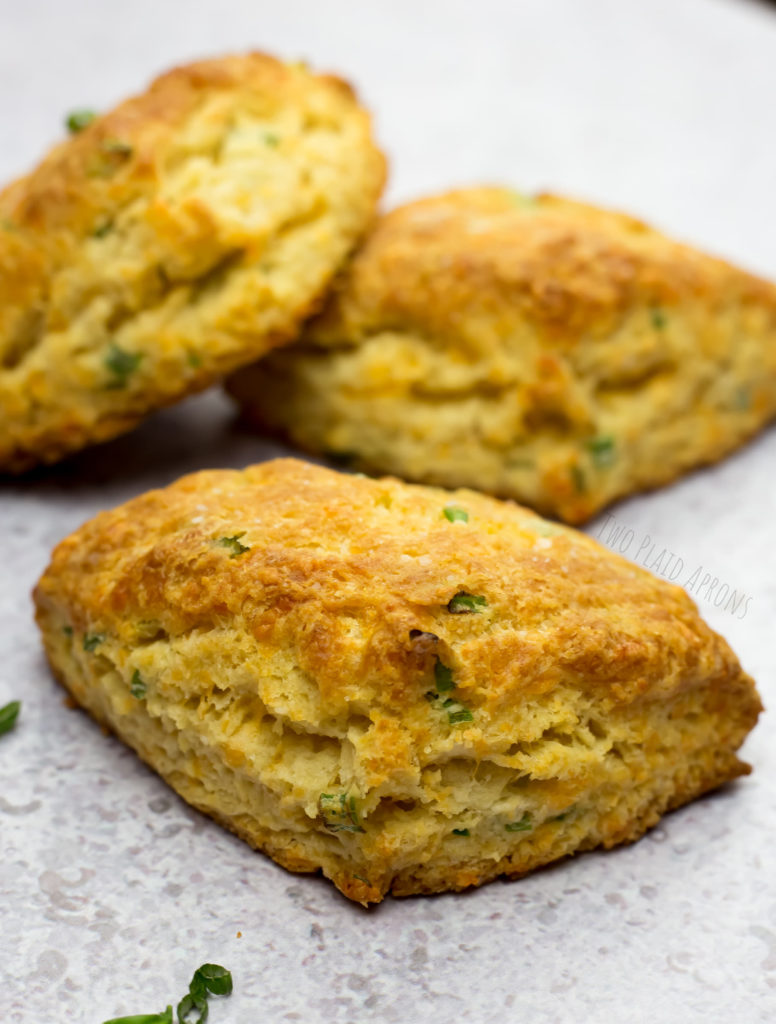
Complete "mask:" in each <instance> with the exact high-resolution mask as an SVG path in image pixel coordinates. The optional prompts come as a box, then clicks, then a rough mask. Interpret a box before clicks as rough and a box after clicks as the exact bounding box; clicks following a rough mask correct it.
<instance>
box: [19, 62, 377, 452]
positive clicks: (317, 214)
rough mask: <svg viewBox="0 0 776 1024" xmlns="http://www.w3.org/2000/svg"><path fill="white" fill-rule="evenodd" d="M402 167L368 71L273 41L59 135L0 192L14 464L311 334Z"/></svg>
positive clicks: (169, 77) (158, 84)
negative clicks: (332, 70)
mask: <svg viewBox="0 0 776 1024" xmlns="http://www.w3.org/2000/svg"><path fill="white" fill-rule="evenodd" d="M383 178H384V160H383V157H382V155H381V154H380V152H379V151H378V150H377V148H376V147H375V144H374V142H373V140H372V137H371V130H370V123H369V117H368V115H367V113H366V112H365V111H364V110H363V109H362V108H361V107H360V106H359V105H358V103H357V101H356V98H355V97H354V95H353V93H352V91H351V90H350V88H349V86H348V85H347V84H346V83H344V82H342V81H340V80H339V79H337V78H333V77H328V76H319V75H315V74H312V73H311V72H309V71H308V70H307V69H306V68H305V67H303V66H301V65H288V64H283V63H281V62H280V61H278V60H275V59H274V58H272V57H268V56H263V55H260V54H249V55H247V56H233V57H226V58H223V59H216V60H208V61H202V62H199V63H195V64H191V65H188V66H185V67H180V68H177V69H175V70H173V71H171V72H169V73H168V74H165V75H163V76H162V77H160V78H158V79H157V80H156V81H155V82H153V83H152V84H151V86H150V87H149V88H148V90H147V91H146V92H145V93H143V94H141V95H139V96H137V97H135V98H134V99H130V100H128V101H127V102H125V103H123V104H122V105H121V106H119V107H118V108H116V109H115V110H113V111H111V112H110V113H108V114H106V115H105V116H103V117H99V118H97V119H96V120H95V121H93V122H92V123H91V124H89V125H88V127H86V128H85V129H84V130H83V131H81V132H79V133H78V134H77V135H75V136H73V137H72V138H70V139H68V140H67V141H66V142H64V143H62V144H61V145H59V146H58V147H56V148H55V149H54V150H53V151H52V152H51V153H50V154H49V155H48V156H47V157H46V159H45V160H44V161H43V162H42V163H41V164H40V166H39V167H37V168H36V169H35V170H34V171H33V172H32V173H31V174H29V175H28V176H26V177H24V178H22V179H20V180H19V181H16V182H14V183H13V184H12V185H10V186H9V187H8V188H6V189H5V190H4V191H3V192H2V193H0V471H2V470H10V471H19V470H23V469H26V468H28V467H29V466H32V465H34V464H35V463H38V462H51V461H54V460H56V459H58V458H60V457H61V456H63V455H64V454H66V453H67V452H70V451H74V450H76V449H78V448H80V447H82V446H83V445H86V444H88V443H91V442H95V441H101V440H105V439H106V438H109V437H112V436H114V435H116V434H118V433H120V432H122V431H124V430H127V429H129V428H130V427H132V426H133V425H134V424H136V423H137V422H138V421H139V420H140V419H141V418H142V417H143V416H144V415H146V414H147V413H148V412H149V411H151V410H153V409H156V408H158V407H160V406H164V405H167V404H169V403H170V402H173V401H176V400H177V399H179V398H181V397H183V396H184V395H186V394H189V393H191V392H194V391H197V390H200V389H201V388H203V387H205V386H206V385H208V384H209V383H211V382H212V381H213V380H215V379H217V378H218V377H219V376H221V375H222V374H224V373H226V372H228V371H230V370H233V369H235V367H237V366H240V365H242V364H244V363H246V362H250V361H251V360H252V359H256V358H257V357H258V356H260V355H262V354H264V353H265V352H266V351H268V350H269V349H270V348H272V347H274V346H276V345H279V344H280V343H282V342H286V341H288V340H289V339H291V338H293V337H294V336H295V334H296V332H297V330H298V327H299V324H300V323H301V322H302V320H303V319H304V318H305V317H307V316H309V315H310V313H312V312H313V311H314V310H315V309H316V308H317V306H318V305H319V303H320V301H321V299H322V296H323V294H324V292H325V290H326V288H327V287H328V284H329V281H330V279H331V277H332V275H333V274H334V273H335V271H336V270H337V269H338V268H339V266H340V264H341V263H342V262H343V260H344V259H345V257H346V256H347V254H348V253H349V251H350V250H351V248H352V247H353V246H354V245H355V243H356V242H357V241H358V239H359V238H360V236H361V235H362V234H363V233H364V231H365V230H366V229H367V227H368V225H369V223H370V222H371V220H372V218H373V216H374V212H375V208H376V203H377V199H378V196H379V193H380V191H381V188H382V184H383Z"/></svg>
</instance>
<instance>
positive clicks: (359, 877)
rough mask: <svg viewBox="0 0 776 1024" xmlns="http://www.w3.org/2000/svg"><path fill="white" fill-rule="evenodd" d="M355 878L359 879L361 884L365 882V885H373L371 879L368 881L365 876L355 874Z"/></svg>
mask: <svg viewBox="0 0 776 1024" xmlns="http://www.w3.org/2000/svg"><path fill="white" fill-rule="evenodd" d="M353 877H354V878H357V879H358V880H359V882H363V883H364V885H371V884H372V883H371V882H370V881H369V879H368V878H364V876H363V875H355V874H354V875H353Z"/></svg>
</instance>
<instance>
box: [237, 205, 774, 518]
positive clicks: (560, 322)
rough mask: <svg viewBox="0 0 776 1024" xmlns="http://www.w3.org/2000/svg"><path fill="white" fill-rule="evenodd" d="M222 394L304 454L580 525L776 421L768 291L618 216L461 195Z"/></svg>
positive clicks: (395, 216) (392, 240) (368, 258)
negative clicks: (477, 494)
mask: <svg viewBox="0 0 776 1024" xmlns="http://www.w3.org/2000/svg"><path fill="white" fill-rule="evenodd" d="M230 387H231V390H232V392H233V393H234V394H235V396H236V397H237V398H238V399H239V401H240V402H241V403H242V404H243V406H244V409H245V412H246V415H247V417H248V418H249V419H251V420H253V421H254V422H256V423H257V424H258V425H260V426H261V427H262V428H269V429H271V430H276V431H280V432H281V433H283V434H285V435H287V436H289V437H290V438H292V439H293V441H294V442H296V443H297V444H298V445H299V446H300V447H302V448H304V449H306V450H308V451H310V452H321V453H323V452H325V453H327V454H339V455H340V456H342V457H343V458H345V459H347V460H349V461H350V463H351V464H352V465H353V466H355V467H358V468H361V469H365V470H367V471H375V472H378V473H383V472H388V473H396V474H398V475H399V476H402V477H404V478H406V479H411V480H416V481H420V482H424V483H434V484H441V485H443V486H448V487H459V486H466V487H476V488H478V489H480V490H483V491H486V492H489V493H492V494H497V495H500V496H502V497H511V498H516V499H517V500H519V501H521V502H524V503H526V504H528V505H531V506H532V507H534V508H536V509H538V510H540V511H541V512H543V513H546V514H549V515H554V516H557V517H559V518H561V519H564V520H566V521H567V522H572V523H576V522H582V521H584V520H585V519H587V518H588V517H590V516H592V515H593V514H594V513H595V512H597V511H598V510H600V509H601V508H602V507H604V506H605V505H607V504H608V503H609V502H611V501H613V500H614V499H616V498H619V497H622V496H623V495H627V494H630V493H632V492H634V491H639V490H642V489H645V488H651V487H656V486H658V485H659V484H664V483H666V482H667V481H669V480H672V479H673V478H674V477H676V476H678V475H679V474H681V473H682V472H685V471H686V470H688V469H691V468H692V467H694V466H699V465H701V464H703V463H708V462H711V461H713V460H715V459H718V458H720V457H721V456H723V455H724V454H725V453H727V452H729V451H731V450H732V449H733V448H735V447H736V446H737V445H739V444H741V443H742V442H743V441H744V440H745V439H746V438H748V437H750V436H751V435H752V434H754V433H755V431H757V430H758V429H759V428H761V427H762V426H763V424H765V423H766V422H767V421H768V420H769V419H770V418H771V417H773V416H774V415H775V414H776V288H775V287H774V286H773V285H770V284H768V283H767V282H765V281H761V280H758V279H757V278H755V277H752V276H750V275H749V274H746V273H743V272H742V271H739V270H736V269H735V268H734V267H731V266H728V265H727V264H725V263H722V262H721V261H720V260H715V259H712V258H710V257H708V256H704V255H702V254H701V253H698V252H695V251H694V250H693V249H690V248H688V247H686V246H683V245H679V244H678V243H676V242H673V241H671V240H670V239H668V238H666V237H665V236H664V235H661V234H659V233H658V232H657V231H653V230H651V229H650V228H648V227H647V226H646V225H644V224H642V223H640V222H639V221H637V220H633V219H632V218H630V217H626V216H623V215H620V214H617V213H611V212H607V211H604V210H599V209H596V208H595V207H592V206H585V205H582V204H581V203H575V202H570V201H568V200H565V199H559V198H556V197H553V196H548V195H543V196H537V197H535V198H529V197H524V196H521V195H519V194H517V193H515V192H513V191H510V190H509V189H504V188H480V189H471V190H466V191H459V192H451V193H449V194H447V195H442V196H439V197H437V198H432V199H425V200H422V201H420V202H415V203H410V204H409V205H408V206H404V207H402V208H400V209H397V210H395V211H394V212H392V213H390V214H388V215H387V216H385V217H383V218H382V220H381V221H379V223H378V225H377V227H376V229H375V230H374V232H373V233H372V234H371V236H370V237H369V238H368V240H367V242H366V243H365V245H364V247H363V248H362V249H361V251H360V252H359V253H358V254H357V255H356V257H355V259H354V260H353V261H352V263H351V264H350V267H349V269H348V270H347V272H346V273H345V274H344V275H343V276H342V279H341V280H340V282H339V287H338V289H337V291H336V293H335V294H334V295H333V297H332V299H331V301H330V302H329V304H328V305H327V308H326V310H325V312H324V313H323V315H321V316H320V317H319V318H317V319H316V320H314V321H313V323H312V324H311V325H310V327H309V329H307V330H306V331H305V332H304V334H303V337H302V341H301V343H300V344H299V345H297V346H295V347H293V348H290V349H288V350H287V351H281V352H278V353H277V354H273V355H272V356H271V357H270V358H268V359H266V360H264V361H263V362H260V363H258V365H255V366H253V367H250V368H248V369H246V370H242V371H240V372H238V373H237V374H236V375H234V377H233V378H232V380H231V384H230Z"/></svg>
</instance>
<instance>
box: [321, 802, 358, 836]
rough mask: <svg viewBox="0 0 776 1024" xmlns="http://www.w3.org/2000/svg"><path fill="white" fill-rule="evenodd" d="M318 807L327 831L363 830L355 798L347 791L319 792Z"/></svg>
mask: <svg viewBox="0 0 776 1024" xmlns="http://www.w3.org/2000/svg"><path fill="white" fill-rule="evenodd" d="M318 807H319V808H320V811H321V815H322V816H323V823H324V825H325V826H326V828H327V829H328V830H329V832H364V831H365V829H363V828H362V827H361V822H360V821H359V817H358V807H357V806H356V798H355V797H354V796H348V794H347V793H321V795H320V796H319V797H318Z"/></svg>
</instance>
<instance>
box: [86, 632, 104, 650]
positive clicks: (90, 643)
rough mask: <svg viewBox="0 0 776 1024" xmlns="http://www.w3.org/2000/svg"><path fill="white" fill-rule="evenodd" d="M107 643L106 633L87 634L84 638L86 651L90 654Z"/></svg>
mask: <svg viewBox="0 0 776 1024" xmlns="http://www.w3.org/2000/svg"><path fill="white" fill-rule="evenodd" d="M103 643H105V634H104V633H87V634H86V635H85V636H84V650H85V651H89V652H90V653H91V652H92V651H93V650H94V649H95V648H96V647H99V646H100V644H103Z"/></svg>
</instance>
